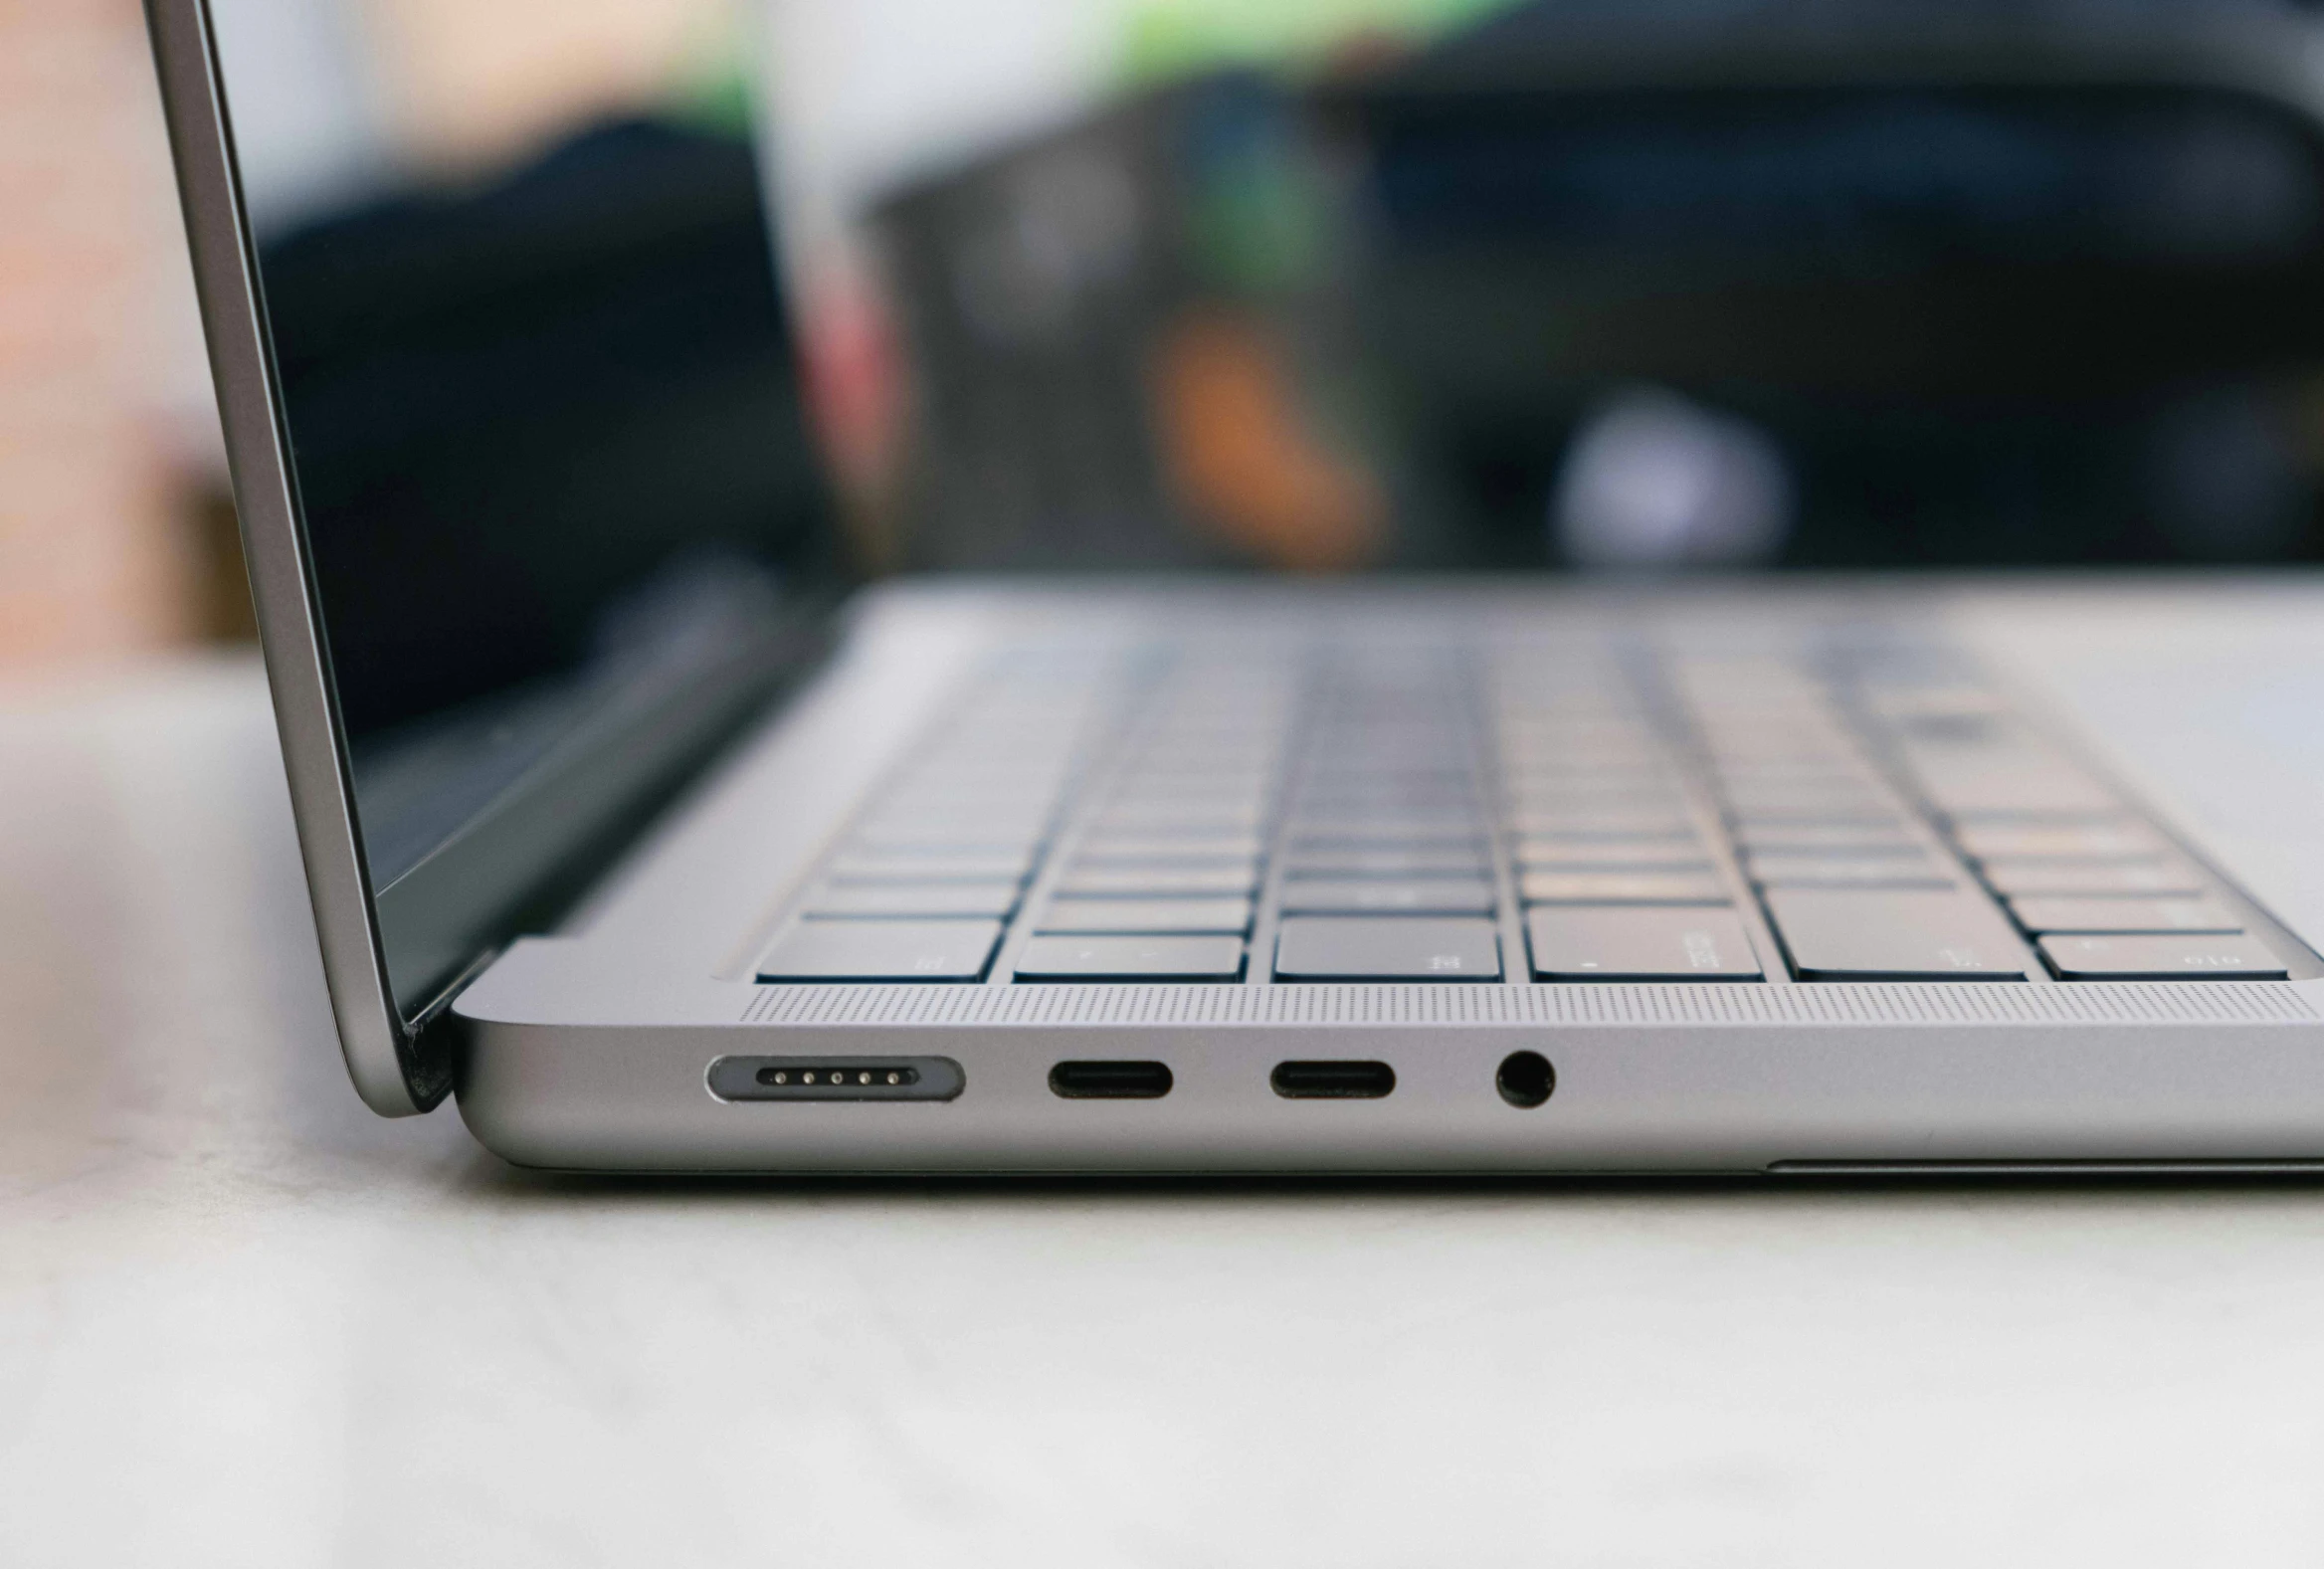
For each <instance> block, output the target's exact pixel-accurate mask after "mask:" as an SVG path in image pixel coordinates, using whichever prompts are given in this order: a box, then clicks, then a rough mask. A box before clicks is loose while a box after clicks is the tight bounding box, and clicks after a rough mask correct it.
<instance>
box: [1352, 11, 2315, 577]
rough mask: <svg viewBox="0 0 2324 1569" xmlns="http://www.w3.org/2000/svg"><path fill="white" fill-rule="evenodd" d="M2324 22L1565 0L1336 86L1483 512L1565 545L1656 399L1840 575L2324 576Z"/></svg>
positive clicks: (1366, 209)
mask: <svg viewBox="0 0 2324 1569" xmlns="http://www.w3.org/2000/svg"><path fill="white" fill-rule="evenodd" d="M2319 46H2324V19H2319V17H2318V16H2317V15H2316V14H2315V13H2314V12H2312V11H2310V10H2306V9H2303V8H2298V7H2293V6H2289V5H2273V4H2263V3H2259V0H2239V3H2238V0H2210V3H2207V0H2181V3H2176V4H2171V3H2163V0H2061V3H2054V4H2015V5H2000V4H1980V3H1958V4H1931V3H1921V0H1882V3H1873V0H1866V3H1860V4H1853V5H1835V4H1829V3H1818V0H1725V3H1717V4H1712V3H1707V0H1629V3H1625V4H1621V5H1613V4H1602V3H1597V0H1549V3H1540V4H1535V5H1530V6H1527V7H1524V8H1523V9H1521V10H1519V11H1517V12H1514V13H1511V14H1509V15H1507V16H1505V17H1502V18H1500V19H1498V20H1496V21H1494V22H1491V23H1488V24H1486V25H1484V26H1482V27H1480V28H1478V29H1476V30H1475V31H1474V32H1472V33H1470V34H1468V35H1466V36H1464V37H1460V38H1455V39H1453V40H1451V41H1449V42H1447V43H1445V44H1444V45H1442V46H1441V47H1439V48H1437V49H1435V50H1433V51H1430V52H1428V53H1426V54H1424V55H1422V56H1420V57H1418V58H1416V59H1414V60H1412V61H1410V62H1408V63H1406V64H1404V65H1401V66H1398V67H1396V68H1393V69H1391V70H1389V71H1387V72H1385V73H1383V74H1380V75H1378V76H1376V77H1374V78H1372V79H1369V80H1368V81H1366V82H1364V83H1362V84H1360V85H1358V86H1356V87H1354V88H1348V89H1338V90H1333V91H1330V92H1327V93H1326V94H1324V95H1323V96H1322V99H1321V107H1322V110H1323V112H1324V114H1325V116H1326V118H1327V119H1328V120H1329V122H1330V123H1331V124H1333V125H1334V126H1335V127H1337V128H1339V129H1341V130H1344V131H1347V132H1349V133H1351V134H1350V136H1349V142H1350V145H1351V146H1352V147H1354V148H1355V149H1357V151H1358V153H1359V155H1360V156H1361V158H1362V159H1363V161H1364V165H1365V168H1366V170H1367V176H1366V179H1365V181H1364V187H1365V199H1364V202H1363V204H1362V207H1361V209H1360V220H1359V221H1360V222H1361V223H1362V224H1363V225H1364V228H1363V229H1362V231H1361V232H1362V234H1363V236H1364V239H1363V244H1362V245H1361V247H1360V248H1359V250H1360V254H1361V255H1362V256H1363V257H1364V265H1363V267H1362V268H1361V269H1360V270H1359V271H1358V273H1357V275H1356V276H1357V280H1358V282H1357V284H1356V287H1355V288H1354V290H1353V295H1352V310H1351V319H1352V320H1353V321H1354V322H1355V323H1356V324H1357V326H1358V328H1359V329H1360V330H1361V331H1362V333H1363V334H1364V341H1365V344H1366V347H1367V349H1368V351H1369V355H1370V358H1371V360H1372V362H1373V367H1374V370H1375V372H1376V374H1377V376H1378V378H1379V381H1380V383H1381V385H1383V386H1384V387H1386V388H1387V389H1389V391H1390V393H1391V394H1392V396H1393V399H1394V403H1395V407H1396V409H1397V411H1398V414H1399V416H1400V422H1401V424H1402V426H1403V428H1404V430H1405V432H1406V434H1407V437H1408V443H1407V446H1408V450H1409V452H1410V455H1411V458H1412V461H1413V462H1414V463H1415V464H1416V465H1418V466H1419V467H1420V468H1421V469H1422V470H1424V471H1426V472H1427V474H1428V475H1429V476H1430V479H1431V484H1430V487H1429V488H1430V489H1431V490H1433V492H1434V493H1436V494H1437V495H1439V496H1440V497H1441V498H1442V499H1443V502H1444V505H1445V511H1444V514H1443V518H1442V522H1443V526H1444V527H1446V528H1447V529H1448V530H1449V531H1450V533H1451V534H1452V536H1453V537H1454V538H1455V539H1457V540H1458V541H1459V542H1460V543H1459V546H1458V548H1459V549H1460V551H1461V553H1463V554H1465V555H1466V556H1468V557H1469V558H1471V559H1474V560H1477V561H1480V562H1492V563H1500V564H1523V563H1527V562H1541V561H1554V560H1559V559H1564V560H1586V559H1587V556H1586V554H1583V555H1576V554H1575V553H1573V552H1571V551H1570V550H1567V549H1566V548H1565V547H1564V546H1562V545H1560V544H1558V543H1557V541H1558V540H1559V539H1570V538H1573V537H1578V536H1574V535H1571V534H1557V533H1552V534H1550V535H1548V536H1546V537H1545V533H1544V528H1543V522H1544V519H1545V517H1548V516H1550V515H1552V513H1553V511H1554V510H1555V507H1554V497H1555V496H1556V494H1557V492H1558V488H1559V487H1560V485H1561V484H1563V483H1566V482H1562V481H1561V479H1560V475H1561V472H1562V468H1563V466H1567V465H1570V464H1572V463H1587V462H1588V461H1589V455H1590V449H1589V448H1588V446H1587V444H1580V445H1577V444H1576V438H1575V433H1576V431H1577V430H1578V429H1580V428H1581V426H1582V423H1583V422H1584V421H1585V420H1586V419H1587V418H1588V417H1589V414H1590V411H1591V410H1593V409H1596V408H1599V407H1601V406H1602V405H1603V404H1604V402H1605V400H1606V399H1608V398H1609V397H1610V396H1613V395H1614V394H1616V393H1618V392H1619V391H1620V389H1622V388H1624V387H1631V386H1638V385H1641V384H1645V385H1650V386H1654V387H1658V388H1661V389H1664V391H1665V392H1666V393H1667V394H1668V395H1670V396H1673V397H1677V398H1681V399H1684V400H1686V402H1687V403H1688V404H1689V405H1691V406H1693V407H1695V408H1697V409H1699V410H1700V411H1702V412H1703V413H1705V414H1706V415H1708V416H1712V417H1715V418H1719V419H1726V420H1734V421H1741V422H1746V423H1747V424H1748V426H1749V427H1751V428H1752V429H1754V430H1756V431H1757V432H1759V433H1761V435H1762V436H1763V437H1764V438H1765V440H1766V441H1768V442H1770V443H1772V444H1773V446H1774V447H1775V448H1776V449H1778V450H1780V452H1781V454H1782V456H1783V460H1784V462H1785V464H1786V466H1787V468H1788V470H1789V472H1790V474H1791V475H1792V476H1793V477H1794V479H1795V481H1796V486H1797V516H1796V519H1795V524H1794V527H1793V528H1792V531H1791V532H1790V535H1789V538H1788V542H1787V543H1786V544H1785V545H1784V547H1783V550H1782V553H1781V556H1780V559H1781V560H1783V561H1785V562H1788V563H1792V564H1799V565H1816V566H1839V565H1863V566H1888V565H1912V564H1970V563H2029V562H2099V561H2156V560H2173V559H2205V560H2255V559H2280V558H2284V557H2291V556H2298V557H2309V558H2313V557H2315V556H2317V555H2319V554H2324V539H2320V537H2319V531H2318V528H2317V524H2316V510H2317V508H2316V491H2317V479H2318V476H2317V473H2316V471H2315V469H2314V467H2313V465H2312V461H2311V460H2310V458H2309V457H2308V454H2309V453H2311V452H2312V451H2313V449H2314V447H2315V445H2316V444H2315V443H2314V441H2313V440H2312V439H2310V438H2307V437H2305V436H2304V434H2303V432H2302V431H2301V430H2300V429H2299V426H2298V421H2299V419H2300V418H2302V417H2303V411H2305V410H2306V409H2308V408H2309V407H2310V406H2311V405H2312V402H2313V400H2312V399H2311V398H2310V397H2308V396H2307V394H2306V389H2307V388H2308V387H2309V386H2311V385H2313V384H2314V383H2315V381H2316V380H2317V379H2318V376H2319V372H2320V371H2324V139H2320V128H2319V122H2318V119H2317V117H2316V109H2315V104H2316V103H2317V101H2319V99H2318V94H2319V87H2318V85H2317V84H2314V83H2310V82H2307V81H2306V79H2305V78H2304V77H2302V76H2301V75H2299V73H2300V72H2301V71H2303V70H2304V69H2305V68H2304V66H2302V65H2301V64H2300V63H2301V62H2303V61H2305V60H2307V59H2311V58H2314V56H2315V52H2316V50H2317V48H2318V47H2319Z"/></svg>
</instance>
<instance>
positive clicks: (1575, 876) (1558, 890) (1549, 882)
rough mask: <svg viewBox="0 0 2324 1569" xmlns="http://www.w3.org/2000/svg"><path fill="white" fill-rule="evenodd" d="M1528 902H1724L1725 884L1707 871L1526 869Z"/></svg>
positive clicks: (1524, 882) (1524, 888)
mask: <svg viewBox="0 0 2324 1569" xmlns="http://www.w3.org/2000/svg"><path fill="white" fill-rule="evenodd" d="M1518 885H1519V890H1520V891H1521V892H1522V893H1523V894H1524V896H1525V902H1526V903H1528V904H1724V903H1726V902H1727V889H1726V885H1725V884H1724V883H1721V882H1720V881H1719V880H1718V878H1717V877H1716V876H1715V875H1713V874H1711V873H1708V872H1527V873H1525V874H1523V875H1522V876H1521V877H1520V878H1519V880H1518Z"/></svg>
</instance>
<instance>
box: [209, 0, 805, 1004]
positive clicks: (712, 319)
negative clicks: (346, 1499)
mask: <svg viewBox="0 0 2324 1569" xmlns="http://www.w3.org/2000/svg"><path fill="white" fill-rule="evenodd" d="M212 11H213V25H214V28H215V35H216V41H217V57H218V60H219V63H220V66H221V68H222V73H223V77H224V86H225V97H226V100H227V107H228V113H229V116H230V118H231V122H232V126H233V131H234V134H235V142H236V150H237V157H238V162H239V167H240V173H241V178H242V187H243V192H244V197H245V204H246V210H247V214H248V219H249V224H250V229H251V234H252V240H253V242H254V245H255V250H256V255H257V257H258V262H259V272H260V285H261V291H262V294H263V299H264V309H265V316H266V322H267V325H268V327H269V329H270V335H271V340H272V349H273V356H274V363H275V368H276V372H277V376H278V386H279V395H280V399H281V413H282V418H283V420H284V423H285V425H286V427H287V430H288V434H289V447H290V457H291V466H292V471H293V472H292V480H293V486H294V490H295V495H296V500H297V504H298V507H299V510H300V513H301V516H302V522H303V526H304V530H305V534H306V540H307V546H308V553H309V560H310V564H311V582H312V592H313V596H314V599H315V601H316V603H317V605H318V608H319V610H320V619H321V622H322V629H323V635H324V640H325V643H326V645H327V657H328V662H329V670H330V673H331V677H332V679H333V682H334V684H335V687H336V695H337V701H338V708H339V714H340V718H341V721H342V724H343V729H344V740H345V746H346V753H347V760H348V763H349V765H350V768H351V773H352V779H353V788H354V796H355V805H356V813H357V817H358V820H359V826H360V834H361V840H362V846H363V851H364V855H365V859H366V861H367V863H368V871H369V875H370V879H371V883H372V887H373V891H374V895H375V898H376V901H377V907H378V910H379V915H380V926H381V933H382V938H383V942H384V946H385V950H386V959H387V964H388V969H389V972H390V975H391V978H392V982H393V986H394V990H395V992H396V994H397V997H398V1001H399V1003H400V1004H401V1005H402V1006H403V1007H404V1008H405V1009H406V1011H407V1012H408V1011H410V1010H411V1009H413V1008H416V1007H418V1006H420V1005H422V1004H423V1003H424V1002H425V1001H426V1000H427V999H428V998H429V997H430V996H432V995H434V994H435V993H437V992H438V991H440V990H441V988H442V987H443V986H444V985H445V984H447V982H448V981H450V980H451V979H452V978H454V976H455V975H456V973H457V972H458V971H459V970H460V969H461V968H462V967H463V966H464V965H465V964H467V963H468V962H469V961H470V960H471V959H472V958H473V956H474V954H475V952H476V950H477V948H478V946H479V944H480V943H481V942H488V940H489V934H490V933H492V932H493V931H495V930H498V929H501V928H504V927H505V926H506V925H507V923H508V922H509V921H511V920H519V919H522V918H524V917H525V913H526V910H527V909H528V908H529V907H532V906H537V905H540V904H542V902H543V901H544V900H548V899H552V898H553V897H554V896H556V895H557V894H558V892H559V891H560V887H559V884H560V883H569V882H570V881H571V876H572V874H573V873H574V872H575V871H576V870H577V868H578V867H579V865H580V864H581V863H582V862H584V861H585V860H586V859H587V858H586V851H587V847H588V846H590V845H592V844H595V843H602V842H609V841H611V840H614V839H618V837H619V835H620V832H621V830H622V829H623V828H624V827H625V826H626V825H627V824H629V823H631V822H632V821H634V820H636V819H637V818H638V817H640V816H641V815H642V814H643V813H644V812H647V811H649V810H651V808H652V806H653V805H654V804H655V803H656V802H657V801H658V800H659V799H661V797H662V796H663V794H665V793H666V792H667V791H668V789H670V788H672V787H673V786H674V785H675V783H676V781H677V780H678V779H679V778H680V777H682V775H683V774H684V772H685V771H686V769H687V768H688V767H689V766H690V765H691V764H692V763H694V762H696V761H698V760H699V757H700V756H701V754H702V753H703V752H704V750H705V749H706V748H708V747H709V746H712V745H714V744H715V742H716V739H717V737H718V736H720V735H721V734H723V733H725V732H726V731H727V730H729V729H730V728H731V726H732V723H733V721H734V718H735V716H736V715H737V713H738V712H740V711H742V710H744V709H745V708H747V707H748V706H749V705H750V704H751V703H753V702H755V701H758V700H761V699H762V698H763V697H764V695H765V693H766V691H767V689H768V687H769V686H770V684H772V683H773V682H776V681H778V680H780V678H781V676H782V673H783V667H784V665H785V663H786V662H793V663H795V662H796V661H797V660H798V658H799V657H800V654H801V645H800V641H799V639H800V637H801V636H803V635H804V628H805V627H806V625H807V623H808V621H809V619H810V617H811V615H812V613H813V610H814V609H815V607H816V606H818V605H819V604H820V603H821V602H822V601H823V600H824V599H827V598H828V597H829V585H830V583H831V581H832V580H833V578H834V576H835V574H836V573H837V572H838V570H839V568H840V564H841V553H842V552H841V548H840V545H839V543H838V540H837V538H836V534H835V523H834V518H835V510H834V506H833V503H832V501H831V497H830V493H829V485H828V482H827V477H826V474H825V469H824V462H823V459H822V457H821V456H820V454H819V453H818V452H817V451H816V450H815V447H814V445H813V443H812V442H811V440H810V436H809V422H808V416H807V409H806V404H805V400H804V397H803V394H802V391H801V385H802V383H801V378H800V375H799V373H798V366H797V345H796V343H795V341H794V333H793V330H792V327H791V320H790V314H789V311H788V306H787V301H786V300H785V298H784V297H783V294H782V291H781V286H780V281H779V280H780V274H779V270H778V268H777V266H776V264H775V248H776V246H777V244H778V240H777V234H776V230H775V228H774V227H773V225H772V224H771V223H770V220H769V210H768V204H767V203H766V201H765V200H764V198H763V192H764V189H765V179H764V170H763V168H762V164H761V160H760V158H759V156H758V153H757V148H756V144H755V140H754V135H753V129H754V122H753V119H752V116H751V103H752V100H753V95H752V93H750V92H749V91H747V87H748V83H747V80H746V71H747V68H748V67H749V66H750V64H751V61H752V57H751V55H750V52H749V50H748V48H747V45H746V35H745V32H744V28H745V23H746V18H744V17H743V16H742V15H741V14H740V13H739V12H735V13H731V14H729V13H728V12H727V11H726V10H724V9H722V8H717V7H703V6H699V5H693V6H679V7H672V6H669V5H655V4H642V5H639V6H635V7H613V8H608V7H602V6H600V7H570V6H558V5H536V4H511V5H506V6H501V5H493V6H467V5H457V4H454V5H447V4H437V3H431V0H389V3H381V4H355V3H344V4H341V3H336V0H299V3H289V4H286V3H282V0H216V3H215V4H214V5H213V7H212ZM576 780H586V781H588V783H587V784H586V785H585V786H584V785H577V784H576V783H575V781H576Z"/></svg>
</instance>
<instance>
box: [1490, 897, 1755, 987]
mask: <svg viewBox="0 0 2324 1569" xmlns="http://www.w3.org/2000/svg"><path fill="white" fill-rule="evenodd" d="M1525 936H1526V940H1527V941H1528V943H1530V944H1531V946H1532V949H1533V976H1534V979H1536V980H1543V981H1703V980H1714V981H1715V980H1727V981H1755V980H1758V979H1759V978H1760V972H1759V960H1758V959H1757V957H1755V956H1754V955H1753V954H1752V951H1751V939H1750V938H1749V937H1748V936H1746V935H1745V934H1744V930H1743V922H1742V921H1741V920H1740V919H1739V918H1737V916H1736V914H1735V912H1734V911H1733V910H1732V909H1710V908H1691V909H1690V908H1685V907H1682V906H1676V905H1640V904H1620V905H1612V906H1603V905H1601V906H1592V905H1586V904H1551V905H1543V906H1541V907H1539V908H1536V909H1531V910H1528V911H1526V914H1525Z"/></svg>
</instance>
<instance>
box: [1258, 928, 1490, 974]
mask: <svg viewBox="0 0 2324 1569" xmlns="http://www.w3.org/2000/svg"><path fill="white" fill-rule="evenodd" d="M1500 977H1501V947H1500V939H1499V937H1498V935H1497V934H1496V933H1495V932H1494V930H1493V923H1492V922H1491V921H1489V920H1469V919H1461V918H1452V917H1433V918H1432V917H1415V918H1400V917H1395V916H1372V915H1349V916H1338V915H1291V916H1286V917H1284V919H1283V922H1282V925H1281V927H1280V929H1279V931H1278V933H1277V936H1276V939H1275V978H1276V979H1277V980H1285V981H1495V980H1499V979H1500Z"/></svg>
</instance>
